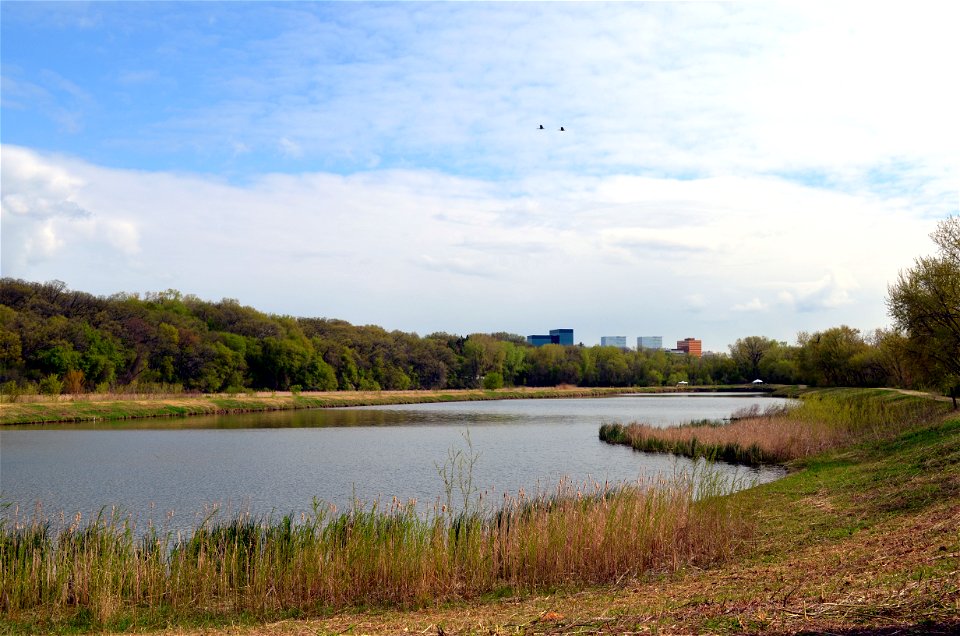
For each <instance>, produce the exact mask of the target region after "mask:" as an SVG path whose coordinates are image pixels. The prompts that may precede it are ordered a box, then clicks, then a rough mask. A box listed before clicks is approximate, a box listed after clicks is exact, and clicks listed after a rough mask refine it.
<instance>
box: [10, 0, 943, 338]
mask: <svg viewBox="0 0 960 636" xmlns="http://www.w3.org/2000/svg"><path fill="white" fill-rule="evenodd" d="M0 12H2V23H0V28H2V41H0V47H2V58H0V63H2V87H0V88H2V90H0V96H2V112H0V116H2V119H0V141H2V145H3V146H2V155H0V164H2V249H3V251H2V263H0V265H2V273H3V275H4V276H13V277H19V278H25V279H30V280H49V279H53V278H56V279H60V280H63V281H65V282H67V283H68V285H70V286H71V287H72V288H75V289H82V290H85V291H90V292H93V293H97V294H110V293H114V292H117V291H128V292H144V291H156V290H162V289H167V288H171V287H172V288H176V289H179V290H181V291H183V292H184V293H192V294H196V295H198V296H200V297H203V298H207V299H211V300H216V299H219V298H221V297H231V298H237V299H239V300H240V301H241V302H243V303H244V304H249V305H253V306H255V307H257V308H260V309H263V310H266V311H270V312H274V313H281V314H291V315H302V316H327V317H335V318H343V319H346V320H349V321H351V322H354V323H358V324H371V323H372V324H379V325H382V326H384V327H386V328H388V329H402V330H405V331H416V332H418V333H421V334H426V333H429V332H432V331H437V330H445V331H450V332H455V333H464V334H466V333H470V332H475V331H484V332H489V331H511V332H516V333H520V334H524V335H525V334H529V333H542V332H545V331H546V330H548V329H551V328H556V327H573V328H575V329H576V333H577V339H578V340H582V341H583V342H584V343H586V344H594V343H597V342H599V339H600V336H602V335H626V336H627V337H628V341H630V342H635V339H636V336H639V335H662V336H663V337H664V341H665V342H668V343H669V342H672V341H673V340H677V339H681V338H684V337H686V336H695V337H700V338H702V339H703V340H704V347H705V348H706V349H712V350H725V348H726V345H727V344H729V343H730V342H732V341H733V340H734V339H736V338H737V337H742V336H747V335H756V334H759V335H766V336H770V337H775V338H778V339H783V340H787V341H793V340H794V339H795V336H796V333H797V332H798V331H801V330H806V331H811V330H817V329H824V328H828V327H831V326H837V325H840V324H849V325H851V326H853V327H857V328H860V329H864V330H868V329H873V328H875V327H881V326H885V325H886V324H888V319H887V317H886V314H885V308H884V297H885V293H886V285H887V283H888V282H890V281H891V280H893V279H894V278H895V276H896V275H897V272H898V271H899V270H900V269H902V268H905V267H907V266H909V265H910V264H911V262H912V259H913V258H914V257H915V256H918V255H921V254H924V253H928V252H930V251H931V249H932V246H931V244H930V242H929V240H928V238H927V234H928V233H929V232H930V231H931V230H932V229H933V228H934V226H935V225H936V222H937V220H939V219H941V218H944V217H946V216H947V215H950V214H956V213H957V212H958V207H960V206H958V198H960V195H958V161H960V159H958V157H960V130H958V123H957V119H958V118H957V117H956V113H957V112H960V99H958V93H960V87H958V85H957V82H956V80H955V79H953V78H954V77H955V60H956V59H960V44H958V39H957V38H956V37H955V33H954V26H955V25H956V24H957V20H958V18H960V10H958V9H956V8H953V7H951V6H948V5H947V4H946V3H919V4H917V3H911V4H910V5H909V6H908V5H906V4H884V3H879V4H878V3H873V4H870V5H866V4H858V3H837V4H832V5H826V4H821V3H722V4H721V3H627V4H599V3H590V4H574V3H550V4H540V3H378V4H370V3H293V2H289V3H279V4H270V3H169V4H164V3H149V2H143V3H133V2H130V3H65V4H55V3H19V2H7V1H5V2H3V3H2V4H0ZM540 124H543V125H544V127H545V128H546V130H543V131H541V130H538V126H539V125H540ZM560 126H564V127H565V128H566V131H565V132H560V131H559V130H558V129H559V127H560Z"/></svg>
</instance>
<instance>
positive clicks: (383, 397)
mask: <svg viewBox="0 0 960 636" xmlns="http://www.w3.org/2000/svg"><path fill="white" fill-rule="evenodd" d="M776 389H777V387H774V386H764V387H763V388H757V387H753V386H748V387H745V386H740V385H735V386H704V387H689V386H687V387H597V388H589V387H564V386H560V387H550V388H530V387H517V388H509V389H497V390H494V391H488V390H484V389H449V390H437V391H329V392H306V391H305V392H301V393H296V394H294V393H290V392H273V391H270V392H267V391H264V392H256V393H255V392H251V393H237V394H224V393H218V394H186V395H179V394H173V395H171V394H167V395H161V396H152V395H143V394H129V395H125V394H103V395H102V394H80V395H61V396H54V397H47V396H30V398H28V400H29V401H24V400H23V398H21V399H20V400H18V401H17V402H4V403H0V427H3V426H20V425H30V424H56V423H67V422H96V421H118V420H128V419H142V418H157V417H190V416H195V415H235V414H241V413H256V412H266V411H286V410H303V409H317V408H342V407H350V406H388V405H392V404H430V403H435V402H471V401H485V400H521V399H564V398H592V397H609V396H614V395H625V394H636V393H651V394H659V393H662V394H668V393H714V392H735V393H773V392H774V391H775V390H776ZM34 398H37V399H34Z"/></svg>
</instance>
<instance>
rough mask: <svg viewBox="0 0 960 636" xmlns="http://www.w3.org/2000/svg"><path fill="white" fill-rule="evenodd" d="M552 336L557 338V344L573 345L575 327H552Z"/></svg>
mask: <svg viewBox="0 0 960 636" xmlns="http://www.w3.org/2000/svg"><path fill="white" fill-rule="evenodd" d="M550 337H551V338H556V339H557V341H556V344H562V345H572V344H573V329H551V330H550Z"/></svg>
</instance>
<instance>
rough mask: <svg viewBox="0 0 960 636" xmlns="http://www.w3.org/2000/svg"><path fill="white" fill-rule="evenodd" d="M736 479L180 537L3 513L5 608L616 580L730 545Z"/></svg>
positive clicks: (478, 591) (328, 596)
mask: <svg viewBox="0 0 960 636" xmlns="http://www.w3.org/2000/svg"><path fill="white" fill-rule="evenodd" d="M740 486H741V485H740V484H736V483H734V482H733V481H731V480H726V479H725V478H722V477H719V474H718V473H713V472H711V471H710V470H709V469H703V468H701V469H700V470H698V471H694V472H690V473H684V474H677V475H674V476H672V477H670V478H658V479H651V480H645V481H641V482H636V483H633V484H629V485H617V486H610V485H608V484H593V485H591V486H589V487H587V486H585V485H581V486H579V487H576V488H574V487H573V486H572V485H571V484H569V483H561V484H560V485H559V486H558V487H557V489H556V490H555V491H553V492H551V493H549V494H538V495H535V496H527V495H525V494H524V493H523V492H520V493H519V494H518V495H516V496H512V497H507V496H504V498H503V501H502V502H499V505H498V506H497V507H496V509H488V505H487V504H482V505H480V504H477V505H475V506H474V507H473V509H469V510H467V511H464V512H459V513H456V514H454V513H453V511H451V510H450V509H447V508H446V507H440V506H438V507H436V508H435V509H434V511H433V512H432V513H430V514H426V515H425V514H422V513H420V514H418V512H417V510H416V505H415V503H414V502H408V503H401V502H398V501H396V500H394V501H393V502H392V503H391V504H390V505H388V506H386V507H384V508H382V509H381V507H380V505H379V504H378V503H375V504H374V505H372V506H369V507H366V508H364V507H362V506H360V505H359V504H358V505H356V506H354V508H353V509H352V510H349V511H347V512H342V513H337V511H336V510H335V509H328V508H324V507H321V506H319V505H315V506H314V510H313V512H312V513H310V514H304V515H302V516H300V517H299V518H296V519H294V518H292V517H290V516H286V517H282V518H280V519H271V518H265V519H263V518H261V519H257V518H252V517H250V516H249V515H244V514H240V515H236V516H235V517H234V518H233V519H232V520H229V521H227V522H220V523H215V522H214V521H213V520H207V521H206V522H204V523H203V524H202V525H200V527H198V528H197V529H196V530H195V531H194V532H193V533H192V534H191V535H190V536H186V537H184V536H179V535H174V534H173V533H162V532H159V531H158V530H157V529H156V528H154V527H151V528H149V529H147V531H146V532H141V531H140V530H139V529H138V528H137V527H136V523H135V522H134V520H133V519H132V518H131V517H129V516H128V517H123V516H121V515H119V514H101V515H100V516H99V517H98V518H96V519H93V520H91V521H90V522H88V523H83V522H82V520H81V519H80V518H79V517H77V518H74V519H71V520H67V521H65V522H64V521H62V520H61V524H60V525H61V527H59V528H54V527H53V525H52V523H51V521H50V520H48V519H44V518H43V517H42V516H41V515H39V514H37V513H34V514H33V515H31V518H30V519H19V518H17V515H16V514H13V515H12V516H11V515H8V518H7V520H6V521H4V522H2V523H0V590H2V592H0V609H2V613H3V615H4V616H5V617H6V619H7V620H18V619H22V620H28V621H34V622H35V621H37V620H38V619H39V620H41V621H44V620H45V621H50V622H53V623H56V622H58V621H59V622H63V621H65V620H66V621H69V620H77V617H80V618H82V619H83V620H85V621H87V623H88V624H92V625H97V626H111V625H114V626H116V625H129V624H136V623H145V624H148V623H150V622H151V621H152V622H156V620H157V619H156V617H157V616H168V617H169V616H174V617H178V619H184V618H189V617H190V616H195V615H204V616H210V615H214V616H227V617H229V616H236V615H240V614H243V615H255V616H261V617H266V616H277V615H291V614H295V615H311V614H314V615H315V614H320V613H324V612H328V611H332V610H335V609H338V608H345V607H355V606H371V605H373V606H381V605H393V606H401V607H413V606H420V605H424V604H428V603H437V602H444V601H450V600H455V599H463V598H470V597H475V596H478V595H483V594H486V593H495V592H498V591H499V592H502V591H503V590H510V593H523V592H528V591H533V590H540V589H547V588H554V587H556V586H562V585H567V584H585V583H600V582H614V581H617V580H619V579H621V578H622V577H625V576H630V575H638V574H642V573H648V572H660V571H674V570H677V569H679V568H683V567H685V566H688V565H696V566H705V565H707V564H710V563H713V562H717V561H718V560H722V559H725V558H727V557H729V556H730V555H731V554H733V553H734V552H735V551H736V550H737V548H738V547H739V546H740V545H741V544H742V541H743V539H744V538H745V536H746V534H747V532H748V528H747V526H746V525H745V524H744V523H743V521H742V519H741V516H740V515H737V514H735V512H734V511H733V510H731V505H732V504H731V500H730V498H729V497H724V496H723V495H726V494H729V492H731V491H732V490H735V489H738V488H739V487H740ZM71 617H72V618H71ZM151 617H152V618H151Z"/></svg>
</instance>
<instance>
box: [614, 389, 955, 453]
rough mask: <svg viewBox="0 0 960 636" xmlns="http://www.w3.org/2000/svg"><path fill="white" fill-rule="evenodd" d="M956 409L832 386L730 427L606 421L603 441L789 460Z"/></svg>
mask: <svg viewBox="0 0 960 636" xmlns="http://www.w3.org/2000/svg"><path fill="white" fill-rule="evenodd" d="M949 409H950V404H949V403H948V402H942V401H936V400H932V399H930V398H928V397H926V396H922V395H907V394H904V393H901V392H898V391H893V390H887V389H824V390H818V391H810V392H806V393H804V394H803V395H802V399H801V402H800V404H799V406H796V407H793V408H789V409H786V408H782V407H774V408H772V409H768V410H766V411H763V412H761V411H760V410H759V409H754V410H752V411H746V412H741V413H738V414H735V415H734V418H733V421H732V422H730V423H729V424H723V423H716V422H695V423H691V424H685V425H682V426H673V427H667V428H662V427H656V426H651V425H649V424H644V423H632V424H627V425H623V424H605V425H604V426H602V427H601V429H600V439H601V440H603V441H606V442H609V443H611V444H624V445H627V446H630V447H632V448H634V449H636V450H639V451H644V452H652V453H672V454H675V455H681V456H684V457H706V458H709V459H715V460H722V461H727V462H733V463H741V464H747V465H757V464H765V463H785V462H789V461H793V460H797V459H801V458H804V457H809V456H811V455H814V454H817V453H821V452H824V451H828V450H831V449H835V448H840V447H843V446H849V445H851V444H855V443H858V442H860V441H863V440H879V439H888V438H890V437H892V436H895V435H897V434H899V433H901V432H902V431H904V430H907V429H909V428H911V427H913V426H916V425H917V424H919V423H921V422H925V421H929V420H930V419H931V418H932V417H936V416H937V415H940V414H943V413H946V412H947V411H949Z"/></svg>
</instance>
